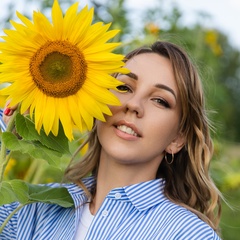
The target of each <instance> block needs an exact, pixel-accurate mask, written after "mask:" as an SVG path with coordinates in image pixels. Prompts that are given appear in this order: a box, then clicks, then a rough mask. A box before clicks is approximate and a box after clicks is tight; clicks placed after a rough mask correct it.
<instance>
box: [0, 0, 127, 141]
mask: <svg viewBox="0 0 240 240" xmlns="http://www.w3.org/2000/svg"><path fill="white" fill-rule="evenodd" d="M93 14H94V9H93V8H91V9H88V7H87V6H86V7H84V8H83V9H82V10H81V11H78V3H75V4H73V5H72V6H70V7H69V9H68V10H67V11H66V13H65V15H64V16H63V13H62V10H61V8H60V6H59V3H58V1H57V0H55V1H54V3H53V7H52V22H50V21H49V20H48V19H47V17H46V16H45V15H43V14H42V13H41V12H35V11H34V12H33V20H32V21H31V20H29V19H28V18H26V17H25V16H23V15H22V14H20V13H18V12H17V16H18V18H19V19H20V20H21V23H17V22H14V21H11V24H12V26H13V27H14V29H12V30H5V31H4V32H5V34H6V35H5V36H2V37H1V38H2V39H3V40H4V41H2V42H0V62H1V63H2V64H1V65H0V72H1V74H0V83H10V84H8V85H7V87H5V88H3V89H2V90H0V94H2V95H7V96H8V99H9V100H11V103H10V104H11V105H12V106H13V105H16V104H20V113H21V114H23V113H24V112H25V111H26V110H29V111H30V117H31V118H32V119H33V120H34V122H35V127H36V129H37V131H38V132H40V130H41V128H42V127H43V130H44V131H45V133H46V134H49V133H50V132H52V133H53V134H54V135H57V134H58V129H59V124H60V123H61V124H62V126H63V129H64V133H65V135H66V136H67V138H68V139H69V140H72V139H73V128H74V127H75V126H77V128H78V129H79V130H80V131H84V130H91V129H92V126H93V120H94V118H96V119H99V120H101V121H105V118H104V114H107V115H111V111H110V109H109V108H108V105H120V102H119V100H118V99H117V98H116V97H115V96H114V94H113V93H112V92H111V91H110V90H111V89H116V87H117V86H118V85H119V84H121V82H120V81H118V80H117V79H115V78H114V77H112V76H111V74H113V73H116V72H120V73H127V72H128V70H127V69H126V68H124V63H123V58H124V56H123V55H121V54H115V53H113V52H112V51H113V50H114V49H115V48H116V47H117V46H119V45H120V43H119V42H117V43H115V42H109V40H110V39H112V38H113V37H115V36H116V34H117V33H118V32H119V30H109V27H110V25H111V24H110V23H109V24H104V23H102V22H98V23H95V24H92V20H93Z"/></svg>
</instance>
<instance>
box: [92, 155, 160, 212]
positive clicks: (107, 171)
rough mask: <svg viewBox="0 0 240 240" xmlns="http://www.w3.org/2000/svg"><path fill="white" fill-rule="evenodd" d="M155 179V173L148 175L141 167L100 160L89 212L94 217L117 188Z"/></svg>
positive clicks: (104, 159)
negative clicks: (107, 197)
mask: <svg viewBox="0 0 240 240" xmlns="http://www.w3.org/2000/svg"><path fill="white" fill-rule="evenodd" d="M154 178H155V173H152V174H151V173H150V172H149V171H147V170H146V169H145V168H143V167H142V166H136V165H132V164H120V163H117V162H115V161H109V159H108V160H106V158H102V159H101V161H100V164H99V169H98V174H97V181H96V182H97V186H96V192H95V196H94V198H93V201H92V202H91V204H90V211H91V213H92V214H93V215H94V214H96V212H97V211H98V209H99V208H100V206H101V204H102V202H103V201H104V199H105V197H106V196H107V195H108V193H109V192H110V191H111V190H112V189H114V188H117V187H124V186H128V185H132V184H136V183H139V182H144V181H149V180H152V179H154Z"/></svg>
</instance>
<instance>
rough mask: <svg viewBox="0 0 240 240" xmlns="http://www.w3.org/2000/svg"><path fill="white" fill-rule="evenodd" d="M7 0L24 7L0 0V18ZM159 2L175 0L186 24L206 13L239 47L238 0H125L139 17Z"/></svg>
mask: <svg viewBox="0 0 240 240" xmlns="http://www.w3.org/2000/svg"><path fill="white" fill-rule="evenodd" d="M38 1H39V0H38ZM9 2H12V3H13V2H14V3H16V4H15V6H16V10H19V11H20V12H21V10H22V9H23V8H26V6H22V4H21V2H24V1H23V0H0V20H1V16H3V15H4V13H5V14H6V11H4V6H5V5H6V4H7V3H9ZM32 2H33V4H28V9H29V10H30V11H32V10H37V9H35V8H34V2H36V0H34V1H32ZM159 2H160V3H164V5H167V4H169V3H171V2H175V3H176V4H177V5H178V7H179V9H180V10H181V12H183V22H184V24H186V25H191V24H193V23H194V22H196V21H197V12H200V11H203V12H205V13H208V14H209V15H210V16H211V17H210V18H207V20H206V22H205V24H206V26H207V27H209V28H211V27H216V28H217V29H219V30H221V31H222V32H223V33H225V34H226V35H228V36H229V40H230V42H231V43H232V45H233V46H235V47H237V48H239V49H240V27H239V22H240V0H126V6H127V7H128V8H129V9H131V11H132V12H133V13H134V15H135V18H136V16H137V15H138V16H139V17H141V11H143V10H144V9H145V8H148V7H155V6H159ZM87 3H89V1H88V0H81V1H80V5H81V6H84V5H86V4H87ZM0 26H1V25H0ZM0 30H1V29H0Z"/></svg>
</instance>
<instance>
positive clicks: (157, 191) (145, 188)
mask: <svg viewBox="0 0 240 240" xmlns="http://www.w3.org/2000/svg"><path fill="white" fill-rule="evenodd" d="M164 186H165V181H164V180H163V179H154V180H150V181H147V182H141V183H137V184H133V185H129V186H125V187H122V188H115V189H113V190H112V191H110V193H109V194H108V196H107V197H108V198H115V199H116V198H118V200H119V201H130V202H131V203H132V204H133V205H134V206H135V207H136V208H137V209H138V210H139V211H145V210H147V209H149V208H151V207H153V206H155V205H157V204H160V203H161V202H163V201H165V200H166V197H165V195H164V193H163V192H164Z"/></svg>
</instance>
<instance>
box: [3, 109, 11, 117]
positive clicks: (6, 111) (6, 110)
mask: <svg viewBox="0 0 240 240" xmlns="http://www.w3.org/2000/svg"><path fill="white" fill-rule="evenodd" d="M10 112H11V109H10V108H6V109H5V110H4V112H3V113H4V114H5V115H7V116H8V114H9V113H10Z"/></svg>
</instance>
